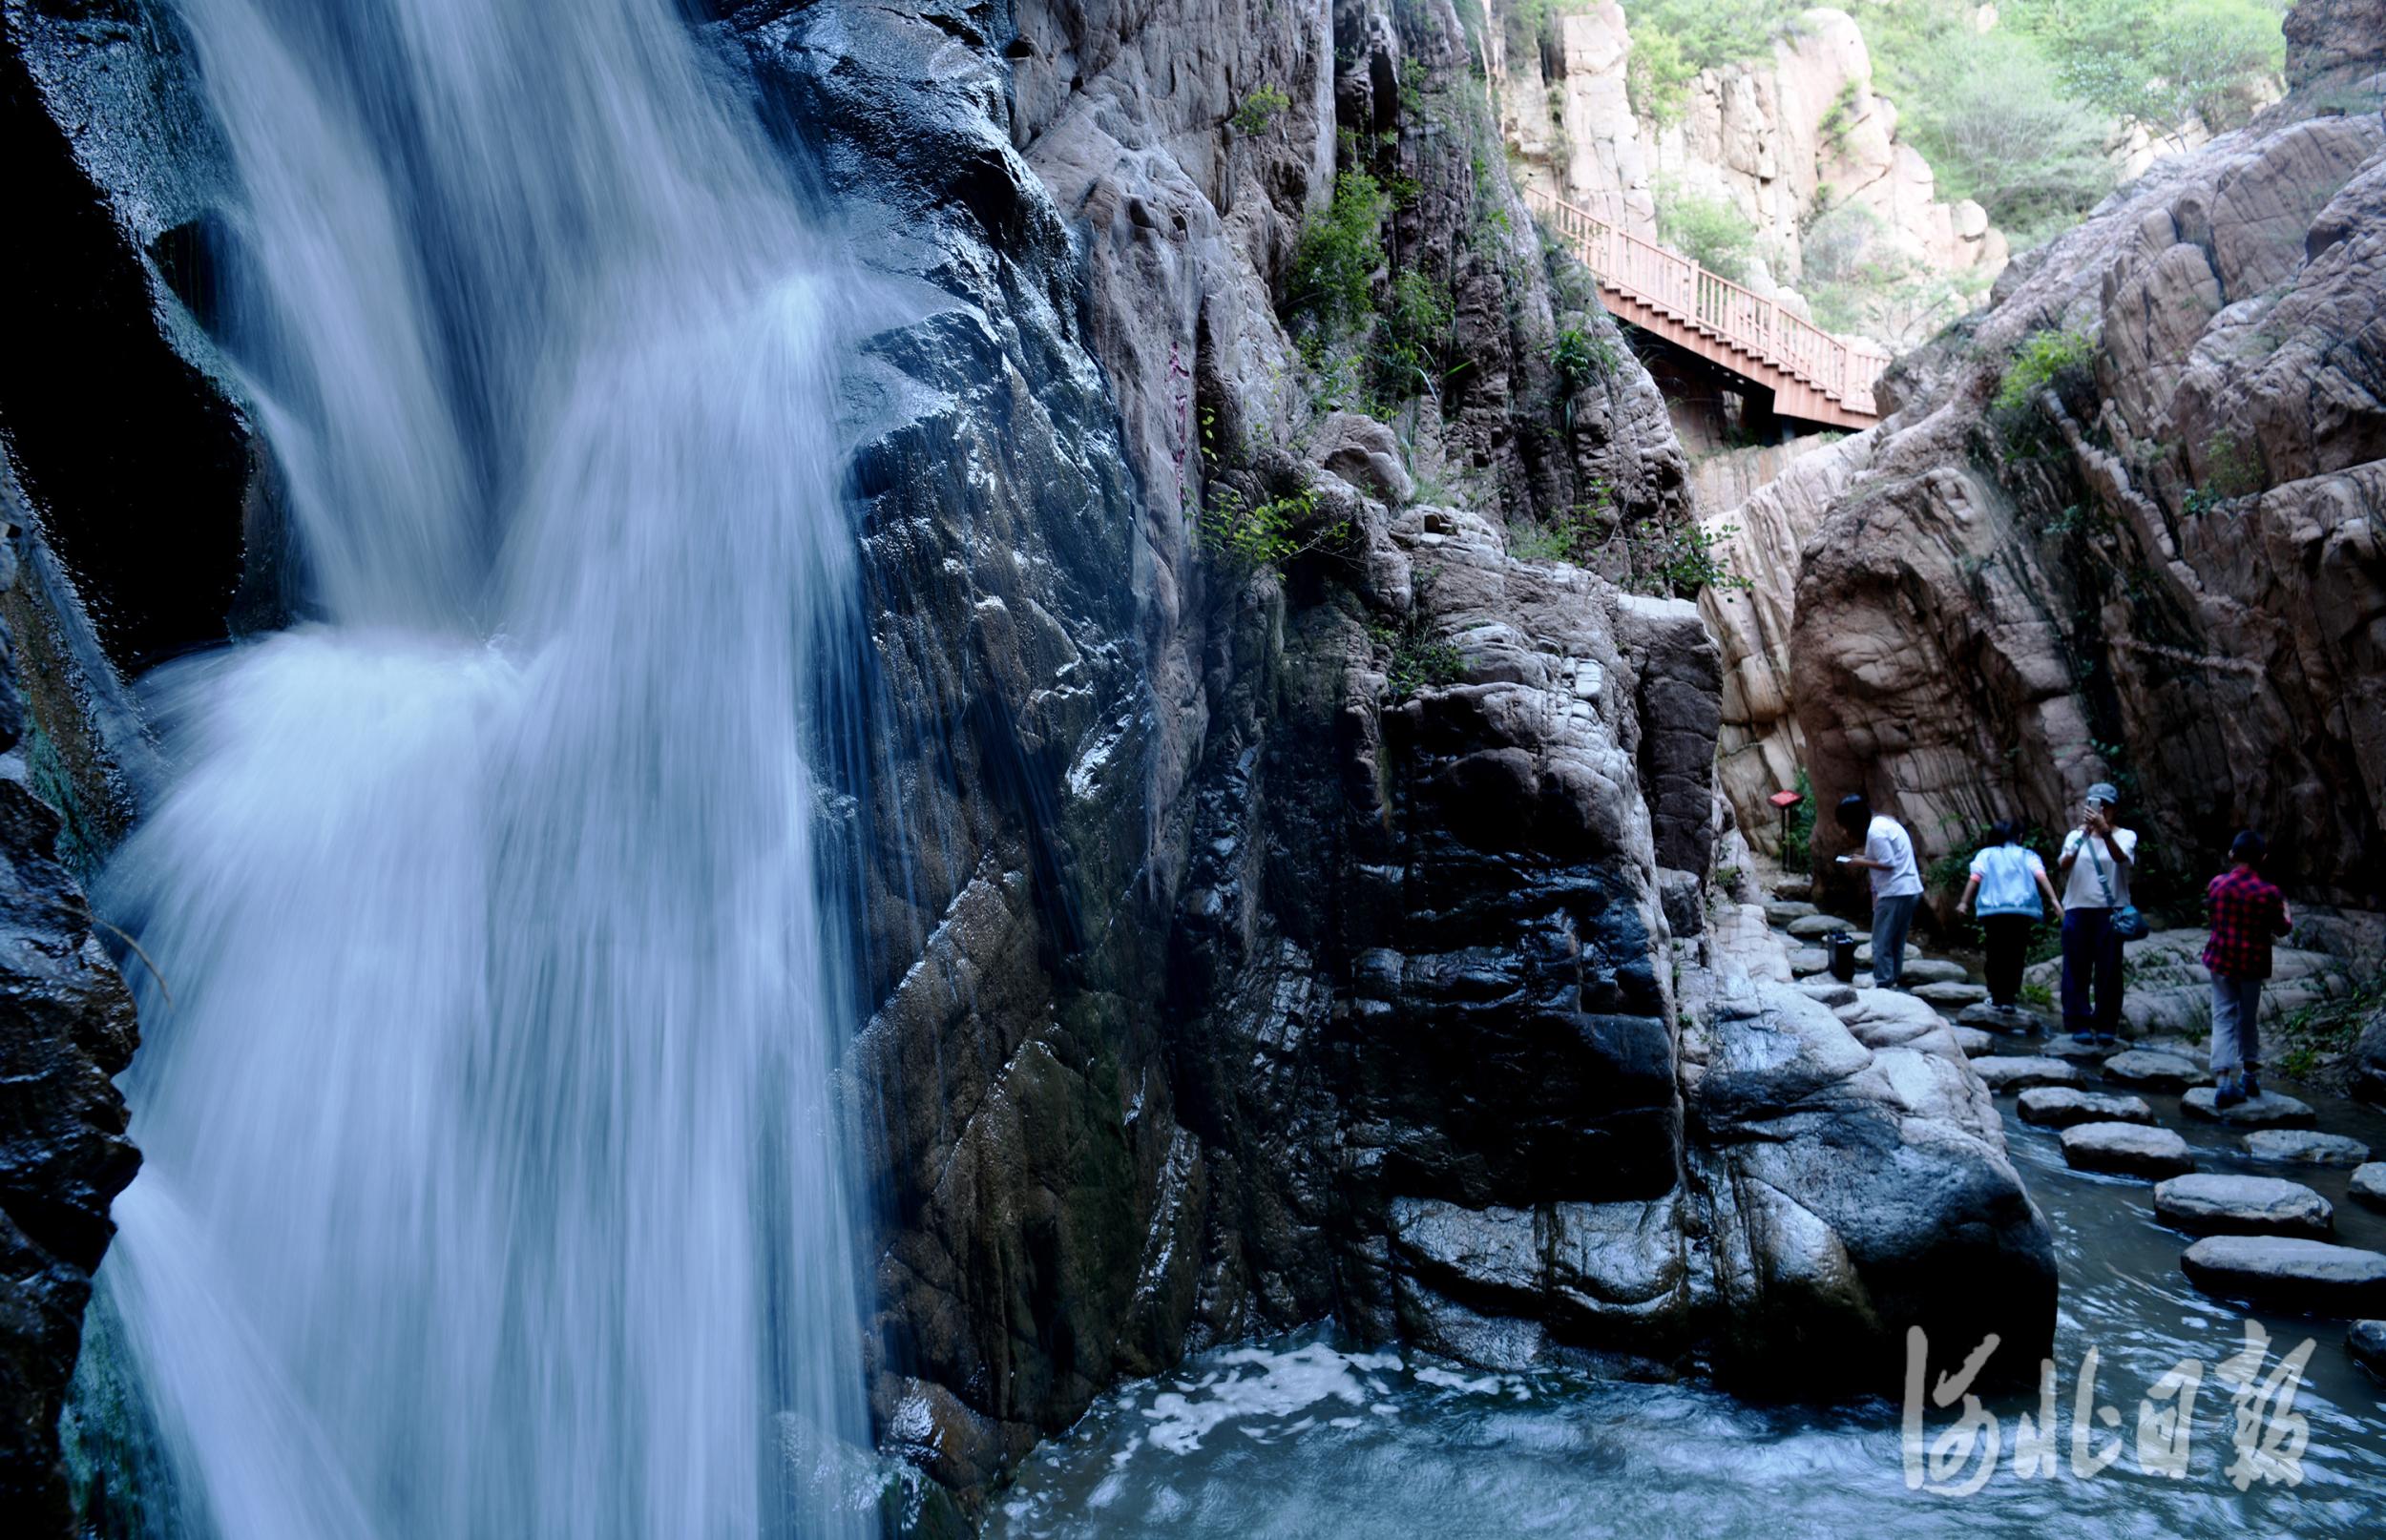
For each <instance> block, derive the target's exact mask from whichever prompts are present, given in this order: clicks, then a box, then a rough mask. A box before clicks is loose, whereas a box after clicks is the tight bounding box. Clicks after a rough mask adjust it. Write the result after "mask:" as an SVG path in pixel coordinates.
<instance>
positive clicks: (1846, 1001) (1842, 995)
mask: <svg viewBox="0 0 2386 1540" xmlns="http://www.w3.org/2000/svg"><path fill="white" fill-rule="evenodd" d="M1798 992H1799V993H1800V994H1803V995H1805V996H1806V997H1807V998H1808V999H1810V1000H1814V1001H1819V1002H1820V1003H1822V1004H1823V1005H1825V1006H1827V1007H1830V1008H1831V1009H1838V1008H1839V1007H1841V1006H1852V1005H1854V1004H1855V986H1854V985H1852V984H1842V983H1840V982H1839V981H1838V980H1837V979H1811V978H1810V979H1800V980H1799V981H1798Z"/></svg>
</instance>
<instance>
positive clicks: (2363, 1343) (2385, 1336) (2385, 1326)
mask: <svg viewBox="0 0 2386 1540" xmlns="http://www.w3.org/2000/svg"><path fill="white" fill-rule="evenodd" d="M2345 1351H2346V1352H2347V1353H2349V1354H2351V1355H2352V1358H2353V1362H2355V1363H2358V1364H2360V1365H2361V1366H2362V1367H2363V1368H2365V1369H2367V1370H2369V1371H2370V1372H2371V1373H2372V1374H2375V1375H2376V1376H2377V1377H2378V1378H2379V1379H2381V1380H2386V1321H2355V1322H2354V1323H2353V1329H2352V1330H2351V1331H2349V1332H2346V1333H2345Z"/></svg>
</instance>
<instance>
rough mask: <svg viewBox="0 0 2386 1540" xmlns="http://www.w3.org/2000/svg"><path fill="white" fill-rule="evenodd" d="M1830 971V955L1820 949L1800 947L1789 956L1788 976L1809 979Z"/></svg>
mask: <svg viewBox="0 0 2386 1540" xmlns="http://www.w3.org/2000/svg"><path fill="white" fill-rule="evenodd" d="M1830 971H1831V953H1829V952H1827V951H1825V950H1823V948H1821V947H1799V948H1798V949H1797V950H1796V951H1793V952H1791V953H1790V977H1791V978H1793V979H1810V978H1812V977H1814V976H1815V975H1816V974H1818V973H1828V972H1830Z"/></svg>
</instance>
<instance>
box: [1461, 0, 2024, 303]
mask: <svg viewBox="0 0 2386 1540" xmlns="http://www.w3.org/2000/svg"><path fill="white" fill-rule="evenodd" d="M1494 10H1495V12H1496V14H1497V15H1498V16H1499V17H1500V19H1501V21H1502V23H1503V24H1505V31H1504V32H1503V35H1502V37H1501V42H1502V43H1503V44H1507V43H1509V42H1510V41H1511V40H1519V39H1520V40H1522V41H1523V42H1525V43H1526V44H1527V45H1528V46H1521V47H1516V46H1510V47H1506V48H1505V49H1504V58H1503V60H1502V62H1503V64H1504V72H1503V73H1504V75H1505V85H1504V89H1503V90H1502V91H1501V94H1500V102H1501V114H1502V126H1503V128H1504V130H1505V132H1506V134H1507V135H1508V139H1509V142H1510V143H1511V144H1512V145H1513V146H1514V147H1515V148H1516V149H1517V152H1518V153H1520V154H1521V155H1522V156H1524V157H1525V159H1526V163H1527V165H1528V167H1529V168H1530V169H1529V170H1528V172H1527V177H1528V179H1529V180H1530V181H1532V182H1533V183H1535V184H1536V185H1538V186H1540V187H1542V188H1543V189H1544V190H1546V191H1548V192H1550V193H1553V194H1555V195H1556V196H1558V197H1559V198H1565V199H1567V200H1568V201H1570V202H1574V203H1577V204H1580V206H1582V207H1584V208H1587V209H1589V210H1590V211H1591V212H1592V213H1594V214H1597V215H1599V216H1601V218H1604V219H1614V220H1616V221H1618V222H1619V223H1621V224H1622V226H1623V227H1624V228H1626V229H1627V230H1631V231H1633V232H1634V233H1636V234H1640V235H1643V236H1648V237H1651V238H1654V236H1655V233H1656V229H1657V201H1658V198H1659V195H1660V194H1661V192H1662V193H1666V194H1669V195H1670V196H1675V197H1681V196H1685V195H1686V196H1692V197H1699V198H1711V199H1717V200H1721V201H1725V202H1728V203H1730V204H1731V205H1732V206H1733V207H1735V208H1737V209H1738V210H1739V211H1740V212H1741V213H1742V214H1743V215H1744V216H1745V217H1746V218H1747V219H1748V221H1749V222H1750V223H1751V224H1752V225H1753V226H1754V228H1755V231H1756V242H1757V245H1758V246H1759V248H1760V249H1761V250H1762V251H1763V252H1764V253H1766V254H1767V255H1766V256H1765V257H1764V258H1763V259H1762V260H1760V263H1759V266H1760V267H1762V269H1763V271H1761V272H1758V273H1755V274H1753V275H1752V284H1753V286H1755V287H1756V288H1757V289H1758V290H1759V291H1760V292H1766V291H1769V289H1770V288H1771V287H1772V286H1773V285H1774V284H1776V283H1778V284H1782V285H1787V286H1789V287H1790V288H1793V289H1794V288H1795V287H1796V285H1797V284H1799V283H1800V281H1802V280H1803V279H1804V278H1805V277H1806V276H1807V266H1808V263H1807V243H1808V239H1809V237H1810V234H1811V233H1812V231H1813V230H1814V228H1815V223H1816V220H1817V219H1819V218H1820V217H1822V216H1824V215H1826V214H1828V213H1830V212H1831V211H1832V210H1849V211H1852V214H1851V215H1845V216H1842V217H1841V219H1842V223H1843V224H1844V226H1845V228H1846V229H1847V230H1848V231H1851V232H1854V233H1855V234H1856V236H1857V239H1856V240H1855V245H1856V247H1857V248H1858V250H1860V251H1867V252H1869V253H1870V255H1871V257H1872V258H1873V260H1888V261H1894V260H1906V261H1910V262H1912V263H1914V264H1915V266H1916V268H1918V269H1919V270H1922V271H1927V272H1930V273H1935V274H1940V275H1945V276H1946V277H1948V278H1950V279H1952V280H1953V281H1955V282H1956V283H1957V286H1958V287H1959V288H1961V289H1963V290H1964V291H1966V292H1969V293H1975V294H1981V293H1985V292H1986V291H1987V289H1988V286H1989V284H1990V283H1991V282H1992V281H1994V280H1995V279H1996V277H1997V275H1998V273H1999V271H2001V270H2002V269H2003V267H2004V264H2005V258H2006V245H2005V238H2004V237H2003V235H2002V234H2000V233H1999V231H1997V230H1996V229H1994V228H1993V227H1992V226H1991V225H1990V224H1989V222H1988V216H1987V214H1986V213H1985V212H1984V211H1983V210H1982V209H1981V208H1980V206H1979V205H1978V203H1975V202H1973V201H1971V200H1970V199H1968V198H1966V199H1961V200H1958V201H1957V202H1954V203H1948V202H1942V201H1940V199H1939V198H1938V196H1937V187H1936V177H1935V176H1934V175H1933V173H1932V171H1931V168H1930V165H1929V163H1928V162H1927V161H1925V160H1924V159H1923V158H1922V156H1921V154H1920V152H1918V151H1916V150H1915V148H1914V147H1913V146H1912V145H1909V144H1907V143H1905V142H1904V141H1902V140H1901V139H1899V138H1898V137H1897V113H1896V108H1895V106H1894V104H1893V103H1892V102H1891V101H1890V100H1889V99H1888V98H1887V97H1886V96H1881V95H1877V94H1874V92H1873V66H1872V59H1871V56H1870V53H1869V52H1868V51H1867V50H1866V48H1865V44H1864V34H1863V32H1862V31H1861V30H1860V29H1859V28H1858V26H1857V24H1856V22H1855V20H1854V18H1852V16H1850V15H1849V14H1848V13H1847V12H1846V11H1844V10H1810V11H1807V12H1806V13H1805V14H1804V16H1802V17H1801V18H1800V19H1799V23H1798V27H1797V30H1796V31H1794V32H1793V33H1791V34H1790V36H1787V37H1785V38H1784V39H1782V40H1781V41H1780V42H1778V43H1776V44H1775V45H1774V47H1773V50H1772V55H1771V57H1769V58H1767V59H1760V60H1754V61H1750V62H1748V63H1738V64H1727V65H1724V66H1722V67H1720V68H1718V69H1713V70H1708V71H1706V72H1703V73H1700V74H1699V75H1698V76H1697V77H1696V78H1695V79H1694V80H1693V81H1692V82H1691V84H1690V89H1689V96H1688V99H1687V101H1686V102H1685V105H1684V108H1683V111H1682V114H1681V118H1680V120H1679V121H1678V122H1673V123H1669V124H1664V125H1660V124H1657V123H1654V122H1647V121H1643V120H1641V119H1639V118H1637V117H1636V116H1635V115H1634V114H1633V110H1632V105H1631V103H1630V101H1629V100H1628V99H1627V98H1626V96H1625V92H1624V75H1625V69H1626V65H1627V62H1628V60H1629V58H1630V54H1631V47H1632V40H1631V34H1630V31H1629V29H1628V26H1627V23H1626V18H1625V13H1624V10H1623V8H1622V7H1621V6H1619V5H1617V4H1615V3H1614V0H1606V3H1604V4H1601V5H1595V6H1587V7H1584V8H1581V9H1580V10H1558V11H1557V12H1556V13H1555V14H1552V15H1550V16H1549V17H1548V19H1547V21H1546V22H1545V23H1542V25H1544V26H1545V27H1546V29H1547V31H1546V40H1545V41H1544V40H1543V39H1542V38H1538V37H1535V36H1534V35H1533V33H1532V32H1531V31H1530V29H1531V27H1532V26H1533V25H1534V20H1527V19H1524V17H1525V15H1526V13H1525V12H1522V11H1519V10H1518V8H1517V7H1515V6H1513V5H1509V4H1498V5H1495V7H1494ZM1533 14H1534V17H1535V20H1537V19H1538V13H1533ZM1839 260H1842V261H1844V262H1852V261H1853V260H1855V258H1854V256H1853V255H1852V254H1849V255H1842V256H1841V257H1840V258H1839Z"/></svg>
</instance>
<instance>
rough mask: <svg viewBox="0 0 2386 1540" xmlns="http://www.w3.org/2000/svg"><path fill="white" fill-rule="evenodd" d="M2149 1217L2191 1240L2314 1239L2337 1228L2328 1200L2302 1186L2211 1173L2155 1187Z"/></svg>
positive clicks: (2265, 1178)
mask: <svg viewBox="0 0 2386 1540" xmlns="http://www.w3.org/2000/svg"><path fill="white" fill-rule="evenodd" d="M2154 1217H2156V1218H2158V1219H2160V1220H2162V1221H2163V1222H2164V1223H2165V1224H2167V1225H2169V1226H2170V1227H2171V1228H2172V1229H2174V1230H2186V1231H2189V1232H2191V1233H2193V1234H2196V1235H2247V1236H2310V1237H2319V1236H2326V1235H2328V1234H2330V1233H2332V1232H2333V1231H2334V1229H2335V1227H2336V1220H2335V1210H2334V1208H2333V1207H2332V1206H2331V1205H2330V1203H2329V1201H2328V1199H2326V1198H2324V1197H2320V1195H2319V1194H2317V1193H2315V1192H2313V1191H2312V1189H2310V1188H2309V1187H2306V1186H2304V1185H2303V1184H2302V1183H2301V1182H2291V1181H2287V1180H2284V1179H2283V1178H2281V1177H2277V1176H2223V1175H2219V1174H2216V1173H2211V1172H2204V1173H2198V1174H2196V1175H2192V1176H2173V1177H2171V1178H2170V1179H2169V1180H2168V1181H2164V1182H2157V1183H2156V1184H2155V1186H2154Z"/></svg>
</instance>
